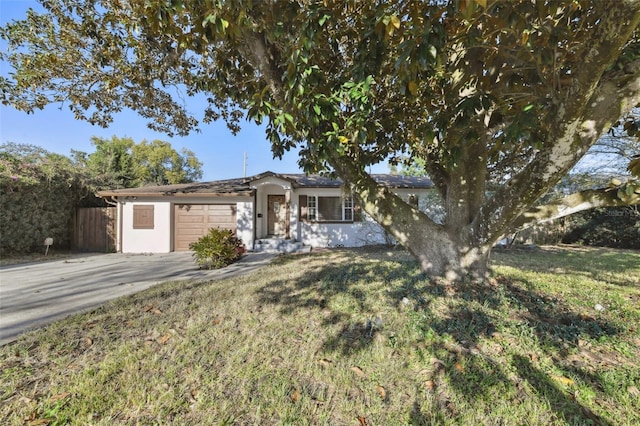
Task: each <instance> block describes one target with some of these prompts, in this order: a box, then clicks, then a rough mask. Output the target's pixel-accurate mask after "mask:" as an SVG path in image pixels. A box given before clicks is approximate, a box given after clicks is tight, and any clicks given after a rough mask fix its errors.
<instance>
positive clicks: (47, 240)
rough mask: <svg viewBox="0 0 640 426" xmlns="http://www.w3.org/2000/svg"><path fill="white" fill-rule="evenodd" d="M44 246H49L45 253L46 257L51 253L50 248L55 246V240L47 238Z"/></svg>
mask: <svg viewBox="0 0 640 426" xmlns="http://www.w3.org/2000/svg"><path fill="white" fill-rule="evenodd" d="M44 245H45V246H47V248H46V250H45V251H44V255H45V256H46V255H47V254H48V253H49V246H52V245H53V238H51V237H48V238H45V239H44Z"/></svg>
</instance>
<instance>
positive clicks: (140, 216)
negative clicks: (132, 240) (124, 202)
mask: <svg viewBox="0 0 640 426" xmlns="http://www.w3.org/2000/svg"><path fill="white" fill-rule="evenodd" d="M133 229H153V206H142V205H136V204H134V205H133Z"/></svg>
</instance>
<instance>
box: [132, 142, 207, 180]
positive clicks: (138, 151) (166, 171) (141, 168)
mask: <svg viewBox="0 0 640 426" xmlns="http://www.w3.org/2000/svg"><path fill="white" fill-rule="evenodd" d="M131 156H132V162H133V175H134V176H135V183H136V186H140V185H145V184H155V185H168V184H174V183H187V182H193V181H196V180H198V179H200V178H201V177H202V163H201V162H200V161H198V159H197V158H196V156H195V154H194V153H193V152H192V151H190V150H188V149H186V148H183V149H182V150H181V152H178V151H176V150H175V149H173V148H172V147H171V144H170V143H169V142H164V141H160V140H154V141H152V142H147V141H142V142H140V143H139V144H134V145H132V147H131Z"/></svg>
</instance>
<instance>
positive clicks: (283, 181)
mask: <svg viewBox="0 0 640 426" xmlns="http://www.w3.org/2000/svg"><path fill="white" fill-rule="evenodd" d="M373 177H374V178H375V179H376V181H377V182H378V183H379V184H380V185H384V186H386V187H388V188H390V189H391V190H393V191H394V192H395V193H397V194H398V195H400V196H401V197H402V198H403V199H405V200H407V201H409V202H412V203H415V205H417V206H421V205H422V204H423V202H426V200H427V197H426V196H427V194H428V192H429V191H432V187H433V183H432V182H431V181H430V180H429V179H428V178H424V177H409V176H399V175H386V174H385V175H373ZM98 195H99V196H100V197H103V198H105V199H106V200H107V201H108V202H109V203H112V204H115V205H116V206H117V226H116V229H117V245H116V247H117V250H118V251H120V252H123V253H166V252H171V251H184V250H189V244H190V243H192V242H194V241H196V240H197V239H198V238H200V237H201V236H202V235H204V234H205V233H206V232H207V231H208V230H209V229H210V228H212V227H221V228H228V229H232V230H234V231H235V232H236V235H237V237H238V238H240V239H241V240H242V241H243V242H244V244H245V245H246V247H247V249H248V250H256V251H257V250H265V249H275V250H280V251H293V250H297V249H299V248H300V247H301V246H306V247H342V246H343V247H356V246H363V245H367V244H380V243H385V242H389V237H388V236H387V235H386V234H385V232H384V230H383V229H382V228H381V227H380V226H379V225H378V224H377V223H375V222H374V221H373V220H372V219H371V218H370V217H368V216H367V215H366V214H364V213H362V212H361V211H360V209H359V208H358V206H357V205H356V203H354V200H353V198H352V197H351V194H349V193H348V192H346V191H345V188H344V185H343V183H342V181H340V180H336V179H330V178H327V177H323V176H319V175H304V174H280V173H273V172H265V173H261V174H259V175H256V176H251V177H244V178H238V179H228V180H219V181H213V182H200V183H187V184H179V185H165V186H147V187H140V188H130V189H116V190H109V191H100V192H98Z"/></svg>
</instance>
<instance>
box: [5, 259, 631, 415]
mask: <svg viewBox="0 0 640 426" xmlns="http://www.w3.org/2000/svg"><path fill="white" fill-rule="evenodd" d="M598 262H599V263H598ZM494 265H495V266H496V274H495V281H494V282H493V284H491V285H487V286H478V285H472V284H468V285H462V286H458V287H451V286H447V285H445V284H444V283H438V282H431V281H429V280H427V279H425V277H424V276H423V275H422V274H421V273H420V271H419V270H418V268H417V265H416V264H415V262H414V261H413V260H412V259H411V258H410V257H409V256H407V254H406V253H404V252H403V251H400V250H387V249H367V250H340V251H329V252H324V253H316V254H309V255H300V256H288V257H281V258H278V259H277V260H276V261H275V262H274V263H273V264H272V265H269V266H268V267H265V268H263V269H261V270H260V271H259V272H257V273H255V274H253V275H250V276H244V277H240V278H234V279H229V280H224V281H216V282H173V283H167V284H164V285H161V286H158V287H155V288H153V289H150V290H148V291H145V292H143V293H140V294H137V295H135V296H131V297H127V298H123V299H119V300H118V301H115V302H112V303H110V304H108V305H107V306H105V307H104V308H101V309H98V310H96V311H94V312H91V313H87V314H83V315H78V316H75V317H71V318H69V319H66V320H64V321H61V322H58V323H55V324H53V325H51V326H49V327H48V328H46V329H44V330H41V331H37V332H33V333H30V334H28V335H25V336H24V337H22V338H21V339H20V340H19V341H18V342H16V343H14V344H11V345H8V346H5V347H3V348H0V369H1V371H2V373H1V374H2V380H1V384H0V401H1V402H0V403H1V404H2V405H1V406H0V423H2V424H16V425H18V424H52V425H53V424H101V425H107V424H109V425H111V424H215V425H217V424H238V425H245V424H247V425H248V424H261V425H263V424H332V425H333V424H340V425H341V424H346V425H362V424H366V425H376V424H384V425H388V424H589V423H591V424H637V423H640V410H639V409H638V408H637V407H638V405H639V404H638V402H639V401H638V397H639V394H640V393H639V392H638V388H639V387H640V367H638V365H637V359H640V351H639V349H638V347H639V343H640V342H639V339H638V329H637V327H638V323H640V310H639V308H638V303H637V301H638V297H639V295H640V283H638V281H637V278H633V277H638V276H640V255H638V253H633V252H620V251H613V250H608V251H602V252H600V251H591V250H587V251H572V250H567V249H565V248H545V249H543V250H537V251H535V252H527V253H520V252H514V251H504V252H497V253H496V254H495V256H494ZM585 265H589V266H585ZM558 268H560V269H558ZM560 270H562V272H560ZM595 304H601V305H602V306H604V309H603V310H601V311H598V310H595V309H594V306H595Z"/></svg>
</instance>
